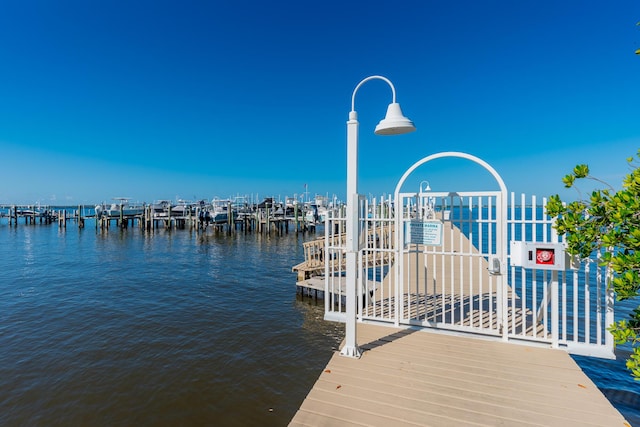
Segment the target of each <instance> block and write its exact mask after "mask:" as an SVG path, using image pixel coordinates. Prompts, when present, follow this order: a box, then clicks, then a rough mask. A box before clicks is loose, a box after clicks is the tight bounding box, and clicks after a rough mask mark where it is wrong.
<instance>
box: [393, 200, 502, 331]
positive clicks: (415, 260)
mask: <svg viewBox="0 0 640 427" xmlns="http://www.w3.org/2000/svg"><path fill="white" fill-rule="evenodd" d="M396 200H398V202H399V203H398V207H400V208H401V210H399V212H398V219H399V223H400V228H399V230H400V233H399V235H398V240H397V242H398V250H399V255H398V258H397V268H396V269H395V274H396V275H397V277H398V279H397V283H398V284H399V285H400V286H399V295H398V299H397V301H398V302H399V303H400V304H401V307H400V308H399V309H398V313H400V319H399V323H403V324H409V325H420V326H429V327H436V328H439V329H452V330H461V331H473V332H476V333H483V334H489V335H500V334H501V332H502V329H501V326H502V325H503V318H502V314H503V307H504V299H503V292H502V290H503V280H502V279H503V273H504V271H503V269H502V266H501V254H500V251H501V250H502V249H503V248H504V242H503V241H502V240H501V237H502V235H501V233H500V230H501V227H504V226H505V223H504V221H505V218H503V217H502V215H500V212H499V211H500V206H501V202H502V200H501V193H500V192H499V191H493V192H459V193H433V192H422V191H421V192H420V193H417V194H416V193H413V194H410V193H400V194H398V196H397V198H396Z"/></svg>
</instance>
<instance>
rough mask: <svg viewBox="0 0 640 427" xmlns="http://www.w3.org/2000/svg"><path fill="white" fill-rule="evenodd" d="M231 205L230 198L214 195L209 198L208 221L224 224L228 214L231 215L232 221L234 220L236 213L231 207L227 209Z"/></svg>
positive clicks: (227, 219)
mask: <svg viewBox="0 0 640 427" xmlns="http://www.w3.org/2000/svg"><path fill="white" fill-rule="evenodd" d="M231 206H232V203H231V200H222V199H218V198H215V197H214V198H213V199H212V200H211V211H210V213H209V219H210V221H211V222H212V223H214V224H226V223H227V222H228V221H229V215H231V220H232V221H233V220H235V219H236V216H237V213H236V211H235V210H234V209H233V208H232V209H231V211H229V208H230V207H231Z"/></svg>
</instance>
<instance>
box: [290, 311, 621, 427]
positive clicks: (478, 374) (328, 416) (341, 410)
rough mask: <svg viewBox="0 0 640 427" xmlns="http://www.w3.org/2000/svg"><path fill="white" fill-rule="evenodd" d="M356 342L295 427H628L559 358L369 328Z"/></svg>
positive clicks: (361, 329) (566, 359)
mask: <svg viewBox="0 0 640 427" xmlns="http://www.w3.org/2000/svg"><path fill="white" fill-rule="evenodd" d="M358 341H359V342H360V343H361V348H362V349H363V356H362V358H360V359H352V358H347V357H342V356H340V355H339V354H338V353H336V354H335V355H334V356H333V357H332V358H331V360H330V361H329V363H328V365H327V367H326V368H325V369H324V370H323V372H322V373H321V374H320V377H319V378H318V380H317V382H316V384H315V385H314V387H313V389H312V390H311V391H310V392H309V394H308V396H307V398H306V399H305V401H304V402H303V403H302V405H301V407H300V409H299V411H298V413H297V414H296V415H295V416H294V418H293V419H292V420H291V423H290V425H291V426H303V425H314V426H316V425H327V426H334V425H335V426H342V425H349V426H354V425H369V426H383V427H389V426H396V425H407V426H409V425H411V426H416V425H434V426H451V425H469V426H473V425H518V426H521V425H522V426H527V425H531V426H534V425H538V426H629V424H628V423H626V421H625V420H624V418H623V417H622V415H621V414H620V413H619V412H618V411H617V410H616V409H615V408H614V407H613V406H612V405H611V403H610V402H609V401H607V399H606V398H605V397H604V395H603V394H602V393H601V392H600V391H599V390H598V389H597V387H596V386H595V385H594V384H593V382H592V381H591V380H590V379H589V378H588V377H587V376H586V375H585V374H584V373H583V372H582V371H581V370H580V368H579V367H578V365H577V364H576V363H575V362H574V361H573V359H571V357H570V356H569V355H568V354H567V353H566V352H564V351H562V350H551V349H548V348H536V347H531V346H524V345H515V344H507V343H503V342H500V341H495V340H487V339H475V338H467V337H461V336H450V335H444V334H437V333H430V332H426V331H422V330H410V329H398V328H391V327H385V326H378V325H370V324H362V323H361V324H358Z"/></svg>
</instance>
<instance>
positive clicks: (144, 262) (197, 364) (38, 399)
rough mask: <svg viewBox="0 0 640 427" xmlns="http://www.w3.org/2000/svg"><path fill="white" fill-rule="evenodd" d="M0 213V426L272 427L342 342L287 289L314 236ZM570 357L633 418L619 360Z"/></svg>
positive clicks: (339, 331)
mask: <svg viewBox="0 0 640 427" xmlns="http://www.w3.org/2000/svg"><path fill="white" fill-rule="evenodd" d="M3 221H4V222H0V425H3V426H12V425H29V426H34V425H46V426H56V425H96V426H101V425H108V426H118V425H123V426H124V425H127V426H128V425H154V426H156V425H157V426H162V425H167V426H169V425H170V426H175V425H189V426H191V425H213V424H215V425H228V426H248V425H260V426H283V425H286V424H287V423H288V422H289V420H290V419H291V417H293V415H294V413H295V411H296V410H297V409H298V407H299V406H300V404H301V403H302V400H303V399H304V397H305V396H306V394H307V392H308V391H309V390H310V388H311V387H312V385H313V383H314V382H315V380H316V378H317V377H318V375H319V374H320V371H321V370H322V368H323V367H324V366H325V364H326V363H327V361H328V360H329V358H330V357H331V354H332V352H333V351H334V350H335V349H336V348H337V345H338V343H339V341H340V340H341V338H342V335H343V329H344V327H343V326H342V325H340V324H334V323H328V322H324V321H323V320H322V315H323V307H322V306H315V305H314V304H313V303H312V302H310V301H308V300H305V301H299V300H297V299H296V295H295V274H294V273H292V272H291V266H292V265H294V264H296V263H298V262H300V261H301V260H302V259H303V253H302V242H303V241H306V240H308V239H310V238H313V237H314V236H313V235H309V234H307V235H296V234H294V233H291V234H288V235H283V236H277V235H271V236H265V235H260V234H256V233H254V234H248V235H245V234H242V233H238V234H233V235H228V234H225V233H218V234H216V233H214V232H213V231H212V230H209V231H207V232H206V233H205V234H198V233H195V232H189V231H184V230H178V231H173V232H165V231H160V232H156V233H154V234H144V233H142V232H141V231H140V230H138V229H137V228H130V229H129V230H125V231H120V230H118V229H116V228H112V229H111V230H109V231H107V232H101V231H96V230H95V229H94V228H93V223H91V222H88V223H87V228H86V229H84V230H78V229H76V228H75V226H74V225H73V224H71V223H70V225H69V227H68V228H67V229H66V231H65V230H62V231H61V230H59V229H58V227H57V225H51V226H40V225H38V226H25V225H22V224H20V225H19V226H18V227H17V228H10V227H8V226H7V224H6V219H5V220H3ZM576 360H578V362H579V363H580V364H581V366H583V369H585V370H586V371H587V372H588V373H589V374H590V375H591V376H592V378H593V379H594V381H596V382H597V383H598V384H599V385H600V386H601V387H602V388H603V390H605V392H606V393H607V394H608V395H609V396H610V397H611V399H612V400H613V401H614V403H616V405H617V406H618V407H619V408H620V409H621V411H623V412H624V414H625V416H626V417H627V418H628V419H629V421H631V422H632V423H633V424H634V425H635V424H636V423H637V425H640V408H639V406H640V404H638V402H639V401H640V399H639V398H638V396H640V383H637V382H636V383H634V382H633V381H632V380H631V379H630V377H629V376H628V373H627V372H626V371H625V370H624V369H623V362H622V360H619V361H600V360H596V359H587V358H576ZM636 393H637V394H636ZM616 400H617V401H616Z"/></svg>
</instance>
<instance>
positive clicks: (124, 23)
mask: <svg viewBox="0 0 640 427" xmlns="http://www.w3.org/2000/svg"><path fill="white" fill-rule="evenodd" d="M638 21H640V3H638V2H637V1H632V0H621V1H617V2H614V3H607V4H605V3H604V2H591V1H589V2H585V1H571V0H569V1H562V2H558V1H547V0H543V1H535V2H533V1H483V2H478V1H455V0H454V1H446V2H443V1H431V0H421V1H406V2H381V1H375V0H374V1H366V2H344V1H333V0H324V1H322V2H289V1H280V2H278V1H274V2H262V1H238V2H219V1H181V2H172V1H158V0H153V1H135V2H133V1H118V0H115V1H109V2H98V1H86V0H82V1H80V0H77V1H74V0H62V1H36V0H34V1H28V2H25V1H3V2H2V3H0V58H1V60H2V64H1V65H0V203H35V202H40V203H57V204H63V203H70V204H76V203H94V202H99V201H103V200H109V199H111V198H112V197H115V196H126V197H131V198H133V199H134V200H138V201H146V202H151V201H153V200H156V199H176V198H177V197H179V198H183V199H195V198H197V199H200V198H206V199H210V198H212V197H215V196H217V197H228V196H232V195H254V197H256V195H257V197H260V198H262V197H263V196H276V197H277V196H280V197H282V198H284V197H285V196H293V195H294V194H300V193H302V192H303V191H304V189H305V184H306V185H307V186H308V187H307V188H308V191H309V193H310V194H311V195H313V194H315V193H319V194H323V195H329V196H332V195H333V194H336V195H338V197H340V198H343V197H344V193H345V187H346V124H345V123H346V120H347V119H348V113H349V110H350V108H351V95H352V93H353V90H354V88H355V86H356V85H357V84H358V82H360V81H361V80H362V79H363V78H365V77H367V76H369V75H375V74H378V75H383V76H386V77H387V78H389V79H390V80H391V81H392V82H393V83H394V85H395V87H396V90H397V96H398V101H399V102H400V104H401V106H402V109H403V111H404V113H405V114H406V115H407V116H408V117H409V118H411V119H412V120H413V121H414V123H415V124H416V127H417V131H416V132H414V133H412V134H408V135H401V136H376V135H374V134H373V129H374V127H375V125H376V124H377V122H378V121H379V120H380V119H381V118H382V117H383V116H384V113H385V111H386V107H387V104H388V103H389V102H391V92H390V90H389V87H388V86H387V85H386V84H385V83H384V82H382V81H371V82H368V83H366V84H365V85H364V86H362V88H361V89H360V90H359V91H358V93H357V97H356V110H357V112H358V116H359V119H360V144H359V149H360V162H359V180H360V191H361V192H362V193H364V194H369V193H371V194H381V193H390V192H392V191H393V189H394V188H395V185H396V183H397V181H398V179H399V178H400V177H401V176H402V174H403V173H404V171H405V170H407V169H408V168H409V167H410V166H411V165H412V164H414V163H415V162H417V161H419V160H420V159H422V158H423V157H426V156H428V155H430V154H434V153H438V152H442V151H462V152H465V153H469V154H472V155H475V156H477V157H480V158H482V159H483V160H485V161H486V162H488V163H489V164H491V165H492V166H493V167H494V168H495V169H496V170H497V171H498V173H500V174H501V176H502V177H503V179H504V181H505V182H506V184H507V187H508V189H509V190H510V191H515V192H517V193H522V192H525V193H527V194H537V195H538V196H546V195H550V194H555V193H560V194H561V195H563V196H566V197H572V196H574V193H573V192H572V191H567V190H564V189H563V187H562V183H561V178H562V176H563V175H564V174H566V173H567V172H568V171H569V170H571V168H572V167H573V166H574V165H575V164H576V163H588V164H589V165H590V166H591V169H592V172H593V174H594V175H597V176H598V177H600V178H602V179H604V180H606V181H609V182H611V183H612V184H614V186H618V185H619V183H620V181H621V179H622V176H623V175H624V174H625V173H626V172H627V170H628V169H627V166H626V162H625V159H626V158H627V157H629V156H632V155H634V154H635V153H636V152H637V150H638V149H639V148H640V84H639V81H640V80H639V77H640V56H638V55H635V54H634V51H635V49H637V48H639V47H640V27H638V26H636V25H635V24H636V23H637V22H638ZM412 179H414V180H415V182H419V181H422V180H428V181H429V182H430V184H431V187H432V188H433V189H434V190H442V191H462V190H482V189H490V190H492V189H495V188H496V186H495V183H493V182H492V181H491V179H490V177H489V176H488V174H487V173H486V172H484V171H482V170H480V169H478V168H476V167H475V166H474V165H473V164H471V163H470V162H468V161H464V160H447V159H444V160H441V161H434V162H431V163H429V164H427V165H425V166H423V167H421V168H419V169H418V170H417V171H416V172H415V176H412ZM412 186H416V184H415V183H414V184H409V183H408V188H407V190H411V189H412V188H413V187H412Z"/></svg>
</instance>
